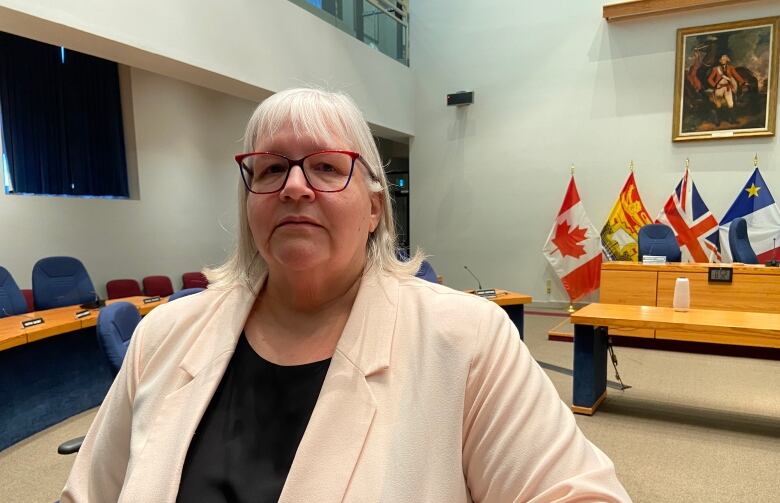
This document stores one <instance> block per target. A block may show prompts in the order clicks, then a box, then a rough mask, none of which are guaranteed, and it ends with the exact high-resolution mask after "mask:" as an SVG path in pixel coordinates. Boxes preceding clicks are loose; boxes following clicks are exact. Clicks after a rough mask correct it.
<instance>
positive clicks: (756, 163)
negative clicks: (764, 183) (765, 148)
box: [753, 152, 758, 168]
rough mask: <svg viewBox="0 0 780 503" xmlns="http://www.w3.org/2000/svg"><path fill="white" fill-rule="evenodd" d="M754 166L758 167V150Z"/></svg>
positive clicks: (754, 158) (754, 157)
mask: <svg viewBox="0 0 780 503" xmlns="http://www.w3.org/2000/svg"><path fill="white" fill-rule="evenodd" d="M753 167H754V168H757V167H758V152H756V155H754V156H753Z"/></svg>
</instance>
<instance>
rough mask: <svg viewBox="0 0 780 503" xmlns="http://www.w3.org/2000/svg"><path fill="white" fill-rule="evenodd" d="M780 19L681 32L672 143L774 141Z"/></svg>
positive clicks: (675, 78)
mask: <svg viewBox="0 0 780 503" xmlns="http://www.w3.org/2000/svg"><path fill="white" fill-rule="evenodd" d="M778 28H780V16H776V17H766V18H761V19H749V20H746V21H736V22H730V23H720V24H712V25H707V26H695V27H691V28H680V29H679V30H677V56H676V58H675V62H676V63H675V64H676V67H675V76H674V116H673V120H672V141H690V140H715V139H724V138H744V137H755V136H774V134H775V116H776V111H777V67H778V60H777V55H778V49H777V34H778Z"/></svg>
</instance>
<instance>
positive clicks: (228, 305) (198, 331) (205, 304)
mask: <svg viewBox="0 0 780 503" xmlns="http://www.w3.org/2000/svg"><path fill="white" fill-rule="evenodd" d="M253 299H254V296H253V295H252V294H251V292H249V291H248V289H246V288H244V287H242V286H238V285H236V286H232V287H226V288H220V289H212V288H208V289H206V290H204V291H202V292H198V293H195V294H192V295H188V296H186V297H180V298H178V299H176V300H174V301H173V302H167V303H165V304H162V305H160V306H158V307H156V308H155V309H153V310H152V311H151V312H150V313H149V314H147V315H146V316H145V317H144V318H143V320H141V323H140V324H139V326H138V329H137V330H136V332H135V333H134V334H133V339H134V340H133V341H132V342H133V343H134V344H135V345H136V351H138V353H139V354H138V357H139V359H138V360H139V364H140V365H141V367H142V368H143V367H145V366H146V364H147V363H148V362H149V361H150V360H151V359H153V358H154V357H155V355H157V354H163V355H164V358H165V359H166V360H176V359H177V358H183V356H184V354H186V352H187V351H189V349H190V348H191V347H193V345H194V344H195V343H196V342H197V340H198V339H199V338H200V337H202V336H203V335H204V334H209V333H215V332H216V333H220V332H224V335H225V336H229V335H230V333H231V332H232V331H233V327H232V326H231V325H232V324H231V322H232V321H234V318H235V317H234V316H232V314H233V313H234V312H235V311H237V310H239V311H243V310H244V309H245V306H246V304H247V303H251V302H252V300H253ZM139 370H142V369H139Z"/></svg>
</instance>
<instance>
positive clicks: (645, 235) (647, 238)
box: [639, 224, 682, 262]
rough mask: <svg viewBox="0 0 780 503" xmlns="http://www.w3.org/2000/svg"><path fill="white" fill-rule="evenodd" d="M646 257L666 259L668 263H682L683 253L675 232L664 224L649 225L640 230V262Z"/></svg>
mask: <svg viewBox="0 0 780 503" xmlns="http://www.w3.org/2000/svg"><path fill="white" fill-rule="evenodd" d="M645 255H651V256H653V255H655V256H663V257H666V261H667V262H680V261H681V260H682V251H681V250H680V244H679V243H678V242H677V238H676V237H675V235H674V231H673V230H672V228H671V227H669V226H668V225H664V224H648V225H645V226H644V227H642V228H641V229H639V260H640V261H641V260H642V257H644V256H645Z"/></svg>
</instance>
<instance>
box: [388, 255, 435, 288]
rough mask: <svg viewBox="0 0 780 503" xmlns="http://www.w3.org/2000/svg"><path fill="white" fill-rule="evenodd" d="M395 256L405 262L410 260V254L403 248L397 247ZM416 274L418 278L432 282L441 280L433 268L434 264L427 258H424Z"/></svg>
mask: <svg viewBox="0 0 780 503" xmlns="http://www.w3.org/2000/svg"><path fill="white" fill-rule="evenodd" d="M395 257H396V258H397V259H398V260H401V261H403V262H407V261H408V260H409V255H408V254H407V253H406V250H402V249H401V248H396V249H395ZM414 275H415V276H417V277H418V278H422V279H424V280H426V281H430V282H431V283H438V282H439V278H438V276H437V275H436V271H434V270H433V266H432V265H431V263H430V262H428V261H427V260H423V261H422V262H421V263H420V268H419V269H417V272H416V273H414Z"/></svg>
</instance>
